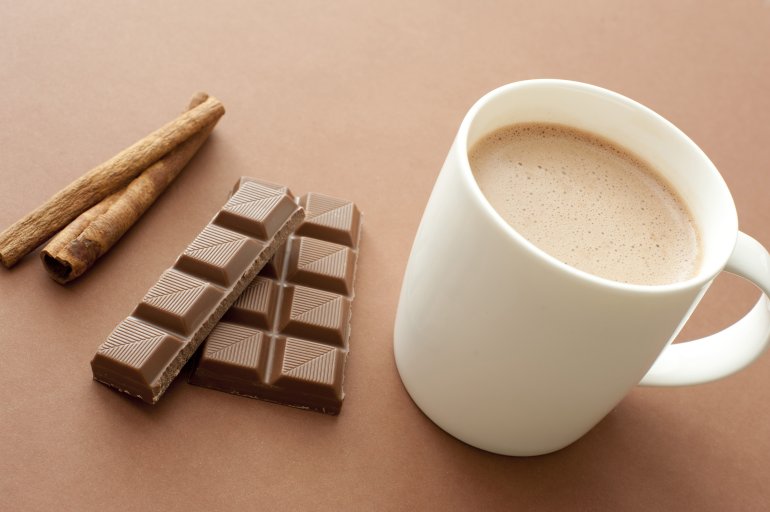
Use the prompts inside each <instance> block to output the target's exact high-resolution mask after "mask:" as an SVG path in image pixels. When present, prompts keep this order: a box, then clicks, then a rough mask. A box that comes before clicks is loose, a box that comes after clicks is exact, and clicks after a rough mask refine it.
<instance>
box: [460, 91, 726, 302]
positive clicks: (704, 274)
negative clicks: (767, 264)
mask: <svg viewBox="0 0 770 512" xmlns="http://www.w3.org/2000/svg"><path fill="white" fill-rule="evenodd" d="M540 86H559V87H568V88H572V89H574V90H584V91H590V92H594V93H599V94H601V95H606V96H608V97H609V98H610V99H612V100H614V101H617V102H620V103H622V104H624V105H625V106H628V107H631V108H633V109H635V110H637V111H640V112H642V113H643V114H644V115H647V116H650V117H652V118H653V119H654V120H655V121H656V122H658V123H661V124H663V125H665V126H666V127H667V128H668V129H669V130H671V131H672V132H673V133H674V134H675V135H677V137H678V139H679V143H681V144H685V145H687V146H688V147H689V149H690V150H692V151H694V153H695V154H696V155H697V156H698V158H700V159H701V160H702V161H703V164H704V166H703V167H704V168H705V169H706V170H707V171H708V172H710V174H711V178H712V179H715V180H716V181H717V182H718V183H719V186H720V187H721V188H722V191H723V192H724V193H725V194H724V195H725V197H726V199H727V201H728V204H727V205H726V206H727V208H728V210H729V212H730V214H731V218H730V219H728V221H729V222H730V224H731V226H730V228H729V229H730V231H731V232H732V233H733V236H732V239H731V240H730V241H729V243H730V245H729V250H727V251H725V254H724V255H723V257H721V258H719V259H718V261H717V262H716V263H715V264H714V263H712V264H711V265H708V264H706V261H704V262H703V264H702V265H701V267H700V268H699V269H698V272H697V273H696V274H695V275H694V276H692V277H690V278H688V279H685V280H683V281H675V282H673V283H663V284H637V283H625V282H622V281H616V280H613V279H609V278H606V277H602V276H598V275H596V274H592V273H590V272H587V271H585V270H580V269H579V268H576V267H573V266H571V265H568V264H567V263H564V262H563V261H561V260H559V259H558V258H556V257H555V256H552V255H551V254H549V253H548V252H546V251H545V250H543V249H541V248H539V247H538V246H536V245H535V244H533V243H532V242H530V241H529V240H528V239H527V238H525V237H524V236H523V235H522V234H521V233H519V232H518V231H517V230H516V229H515V228H514V227H513V226H511V225H510V224H509V223H508V222H507V221H506V220H505V219H503V217H502V215H501V214H500V213H499V212H498V211H497V210H496V209H495V208H494V207H493V206H492V204H491V203H490V202H489V200H488V199H487V197H486V196H485V195H484V193H483V192H482V191H481V188H480V187H479V184H478V182H477V181H476V178H475V177H474V176H473V172H472V171H471V166H470V162H469V160H468V136H469V132H470V127H471V125H472V124H473V121H474V120H475V119H476V117H477V115H478V114H479V112H480V111H481V110H482V109H483V108H484V107H485V106H487V104H489V103H490V102H491V101H493V100H494V99H496V98H498V97H499V96H502V95H505V94H507V93H509V92H510V91H512V90H515V89H519V88H524V87H540ZM609 138H610V139H611V140H612V138H611V137H609ZM454 147H455V150H456V151H458V152H459V155H458V156H459V162H460V169H461V174H462V176H463V179H465V180H466V184H468V185H470V189H471V191H472V192H471V194H472V196H473V198H474V199H475V200H476V201H477V203H478V204H480V205H481V206H482V209H483V210H484V212H485V213H486V215H487V216H489V217H490V218H492V219H493V220H494V222H495V223H496V225H497V227H498V228H500V229H502V230H503V231H504V232H505V233H507V234H508V235H509V236H510V237H512V238H513V239H514V240H516V241H517V242H518V243H519V244H520V245H521V246H522V247H524V248H525V249H526V250H528V251H529V252H531V253H532V254H534V255H535V256H537V257H539V258H541V259H543V260H545V261H546V262H548V263H549V264H551V265H553V266H555V267H557V268H559V269H560V270H562V271H564V272H567V273H568V274H570V275H572V276H573V277H576V278H579V279H583V280H586V281H588V282H591V283H593V284H596V285H600V286H605V287H610V288H614V289H618V290H624V291H632V292H641V293H664V292H678V291H681V290H684V289H689V288H692V287H695V286H697V287H701V286H703V285H704V284H705V283H707V282H709V281H711V280H712V279H714V278H715V277H716V276H717V274H719V273H720V272H721V271H722V270H723V269H724V266H725V265H726V263H727V260H728V258H729V257H730V254H731V253H732V251H733V248H734V247H735V243H736V241H737V237H738V214H737V211H736V208H735V202H734V201H733V199H732V195H731V194H730V190H729V188H728V187H727V184H726V183H725V181H724V178H723V177H722V175H721V173H720V172H719V170H718V169H717V168H716V166H715V165H714V163H713V162H711V160H710V159H709V158H708V156H707V155H706V154H705V153H704V152H703V150H702V149H701V148H700V147H699V146H698V145H697V144H695V142H694V141H693V140H692V139H690V137H688V136H687V134H685V133H684V132H683V131H682V130H680V129H679V128H678V127H677V126H676V125H674V124H673V123H672V122H670V121H669V120H667V119H666V118H664V117H663V116H661V115H660V114H658V113H657V112H655V111H654V110H652V109H650V108H649V107H646V106H644V105H642V104H641V103H639V102H637V101H635V100H632V99H631V98H628V97H626V96H623V95H622V94H620V93H617V92H614V91H611V90H609V89H605V88H603V87H599V86H596V85H591V84H588V83H584V82H577V81H573V80H563V79H556V78H538V79H530V80H521V81H517V82H512V83H508V84H505V85H502V86H500V87H497V88H496V89H493V90H491V91H489V92H488V93H486V94H485V95H484V96H482V97H481V98H479V99H478V100H477V101H476V102H475V103H474V104H473V106H471V108H470V109H469V110H468V112H467V113H466V115H465V117H464V118H463V121H462V123H461V124H460V129H459V131H458V134H457V139H456V141H455V144H454ZM696 225H697V226H698V228H699V229H700V230H701V232H702V231H703V230H704V227H703V226H702V224H701V223H697V222H696ZM701 251H703V254H702V256H701V258H702V260H705V251H706V247H705V245H704V244H703V243H701Z"/></svg>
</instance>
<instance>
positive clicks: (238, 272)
mask: <svg viewBox="0 0 770 512" xmlns="http://www.w3.org/2000/svg"><path fill="white" fill-rule="evenodd" d="M241 183H250V185H249V187H248V188H249V194H251V195H250V196H248V197H252V198H253V197H256V196H257V195H259V190H260V189H263V192H264V193H263V194H262V195H263V196H264V197H265V198H275V199H270V200H269V201H267V202H265V204H266V205H268V206H266V207H259V208H246V209H245V210H243V211H241V212H239V217H238V218H237V222H236V224H237V225H238V226H237V227H238V228H239V229H238V230H235V231H234V230H231V229H230V228H228V227H227V226H226V225H222V224H228V222H229V220H228V217H226V216H224V217H223V216H222V213H223V211H224V209H225V207H224V206H223V207H222V209H220V211H219V213H218V214H217V215H215V216H214V218H213V219H212V220H211V222H210V223H209V224H208V225H207V226H205V227H204V228H203V230H202V231H201V232H200V233H199V234H198V236H196V237H195V239H194V240H193V242H192V243H191V244H190V245H189V246H188V247H187V248H186V249H185V250H184V251H183V252H182V254H181V255H180V256H179V258H177V260H176V263H175V264H174V265H173V266H172V267H171V268H170V269H168V270H166V271H165V272H163V274H161V277H160V278H159V280H158V282H157V283H156V284H155V285H153V286H152V287H151V288H150V290H149V291H148V292H147V293H146V294H145V296H144V297H143V298H142V300H141V301H140V303H139V304H138V305H137V306H136V308H135V309H134V311H133V313H132V314H131V316H129V317H128V318H126V319H125V320H124V321H122V322H121V323H120V324H118V326H117V327H116V328H115V330H114V331H113V332H112V333H111V334H110V336H109V337H108V339H107V341H105V342H104V343H103V344H102V346H101V347H100V348H99V349H98V350H97V353H96V355H95V356H94V359H93V360H92V361H91V367H92V371H93V375H94V379H96V380H98V381H100V382H102V383H104V384H107V385H108V386H111V387H113V388H116V389H118V390H119V391H122V392H125V393H128V394H130V395H133V396H136V397H138V398H141V399H142V400H144V401H145V402H148V403H155V402H156V401H157V400H158V399H159V398H160V397H161V396H162V395H163V393H164V392H165V390H166V389H167V387H168V385H169V384H170V383H171V381H172V380H173V379H174V377H176V375H177V374H178V373H179V371H180V370H181V368H182V366H183V365H184V364H185V363H186V362H187V360H188V359H189V358H190V357H191V356H192V354H193V353H194V352H195V350H196V349H197V348H198V346H199V345H200V344H201V342H202V341H203V339H204V338H205V337H206V336H207V335H208V334H209V332H210V331H211V330H212V329H213V328H214V326H215V325H216V324H217V322H218V321H219V319H220V318H221V316H222V315H223V314H224V313H225V311H227V309H228V308H229V307H230V306H231V305H232V304H233V303H234V302H235V301H236V299H237V298H238V297H239V295H240V294H241V292H242V291H243V290H244V289H245V288H246V287H247V286H248V285H249V283H250V282H251V281H252V279H253V278H254V277H255V276H256V274H257V273H258V272H259V270H260V269H261V268H262V267H263V266H264V264H265V263H266V262H267V261H268V260H269V259H270V257H272V255H273V253H274V252H275V251H276V249H277V248H278V247H280V246H281V245H282V244H283V243H284V242H285V241H286V240H287V238H288V237H289V235H290V233H291V232H293V231H294V230H295V229H296V227H297V226H298V225H299V223H300V222H301V221H302V219H303V218H304V211H303V209H302V208H301V207H300V206H298V205H297V204H296V203H295V202H294V201H293V200H292V198H290V197H289V196H287V195H286V194H285V193H283V192H281V191H276V190H275V188H274V187H263V186H261V185H259V184H258V183H252V182H248V181H244V180H241V181H240V182H239V185H240V184H241ZM237 190H238V189H237V188H236V193H235V195H236V196H237V195H238V193H237ZM276 196H277V198H276ZM241 197H242V196H241ZM231 200H232V198H231ZM287 204H290V205H291V207H287ZM263 206H264V205H263ZM230 220H231V219H230ZM260 233H265V234H266V235H265V237H260V235H259V234H260ZM234 335H235V333H233V334H232V335H231V336H230V338H229V339H228V338H226V337H225V338H222V337H220V338H219V339H220V341H219V343H220V344H221V343H225V344H226V345H227V343H228V342H229V345H228V346H222V347H221V348H220V349H219V352H220V354H219V357H220V358H225V359H226V358H236V359H245V360H252V359H255V358H256V357H258V355H259V352H260V351H261V344H262V342H261V339H262V338H261V337H257V338H253V339H249V338H247V337H246V338H240V339H239V340H236V339H235V338H233V336H234Z"/></svg>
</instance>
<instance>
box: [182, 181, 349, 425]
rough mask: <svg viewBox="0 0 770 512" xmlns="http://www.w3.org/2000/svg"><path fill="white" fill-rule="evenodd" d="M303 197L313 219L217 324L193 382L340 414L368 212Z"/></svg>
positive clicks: (337, 202) (197, 363)
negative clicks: (363, 213) (363, 216)
mask: <svg viewBox="0 0 770 512" xmlns="http://www.w3.org/2000/svg"><path fill="white" fill-rule="evenodd" d="M284 190H285V191H286V193H288V194H291V193H290V192H289V191H288V189H284ZM297 202H298V203H299V204H300V205H301V206H302V207H303V208H304V209H305V215H306V216H305V221H304V222H303V223H302V224H301V225H300V226H299V228H297V230H296V231H295V232H294V234H292V236H290V237H289V240H288V241H287V242H286V244H285V245H284V246H283V247H281V248H280V249H279V250H278V251H277V252H276V254H275V256H274V257H273V259H272V260H271V261H270V262H269V263H268V264H267V265H266V266H265V268H264V269H263V270H262V272H261V273H260V275H259V276H258V277H257V278H255V279H254V281H253V282H252V283H251V284H250V285H249V286H248V288H246V290H245V291H244V292H243V294H242V295H241V296H240V297H239V298H238V300H237V301H236V302H235V304H234V305H233V306H232V307H231V308H230V309H229V310H228V311H227V313H225V315H224V317H223V318H222V321H221V322H219V324H217V326H216V327H215V328H214V329H213V330H212V332H211V334H210V335H209V337H208V338H207V339H206V341H205V342H204V344H203V346H202V347H201V349H200V351H199V352H198V354H197V355H196V360H195V361H194V363H193V364H194V369H193V372H192V374H191V375H190V378H189V382H190V383H191V384H195V385H198V386H203V387H208V388H213V389H217V390H220V391H225V392H228V393H233V394H236V395H241V396H247V397H251V398H259V399H263V400H269V401H272V402H278V403H282V404H286V405H291V406H295V407H300V408H305V409H311V410H315V411H319V412H323V413H326V414H338V413H339V412H340V408H341V407H342V401H343V398H344V393H343V390H342V381H343V378H344V369H345V363H346V359H347V355H348V348H349V337H350V314H351V303H352V301H353V295H354V294H353V281H354V278H355V270H356V263H357V258H358V246H359V239H360V232H361V215H360V212H359V210H358V208H356V206H355V204H353V203H352V202H350V201H345V200H342V199H336V198H333V197H328V196H324V195H321V194H315V193H310V194H307V195H305V196H302V197H301V198H299V199H298V200H297Z"/></svg>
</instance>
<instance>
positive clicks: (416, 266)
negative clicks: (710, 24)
mask: <svg viewBox="0 0 770 512" xmlns="http://www.w3.org/2000/svg"><path fill="white" fill-rule="evenodd" d="M517 122H550V123H559V124H565V125H569V126H573V127H576V128H580V129H583V130H587V131H589V132H593V133H596V134H599V135H602V136H604V137H606V138H608V139H610V140H613V141H615V142H616V143H618V144H620V145H621V146H624V147H625V148H627V149H629V150H631V151H632V152H633V153H636V154H637V155H639V156H641V157H642V158H643V159H644V160H646V161H647V162H649V163H650V164H651V165H652V167H653V168H655V169H657V170H658V171H659V172H661V173H662V174H663V175H664V176H665V178H666V179H667V180H668V181H669V182H670V183H671V185H672V186H673V187H674V188H675V189H676V190H677V191H678V193H679V195H680V196H681V197H682V198H683V200H684V201H685V202H686V203H687V205H688V206H689V209H690V211H691V213H692V215H693V218H694V220H695V223H696V225H697V226H698V228H699V231H700V235H701V242H702V264H701V268H700V271H699V272H698V274H697V275H696V276H695V277H693V278H691V279H688V280H686V281H683V282H677V283H672V284H665V285H655V286H648V285H634V284H624V283H620V282H615V281H611V280H608V279H604V278H601V277H597V276H595V275H591V274H588V273H586V272H583V271H581V270H577V269H575V268H573V267H570V266H568V265H566V264H564V263H562V262H561V261H559V260H557V259H556V258H554V257H552V256H550V255H549V254H546V253H545V252H543V251H542V250H540V249H538V248H537V247H535V246H534V245H532V244H531V243H530V242H528V241H527V240H526V239H524V237H522V236H521V235H520V234H519V233H517V232H516V230H515V229H514V228H512V227H511V226H510V225H509V224H508V223H507V222H506V221H505V220H503V218H502V217H501V216H500V215H499V214H498V213H497V212H496V211H495V210H494V209H493V208H492V206H491V205H490V204H489V202H488V201H487V199H486V198H485V197H484V195H483V194H482V192H481V190H480V189H479V186H478V185H477V183H476V181H475V179H474V177H473V174H472V173H471V169H470V165H469V163H468V148H469V147H470V146H472V145H473V144H474V143H475V142H476V141H478V140H479V139H480V138H481V137H483V136H484V135H486V134H488V133H490V132H491V131H493V130H495V129H497V128H500V127H502V126H505V125H509V124H513V123H517ZM723 270H726V271H728V272H731V273H734V274H737V275H740V276H742V277H745V278H747V279H749V280H751V281H752V282H754V283H755V284H756V285H757V286H758V287H759V288H761V289H762V291H763V292H764V294H763V295H762V297H761V298H760V300H759V302H758V303H757V304H756V306H754V308H753V309H752V310H751V311H750V312H749V313H748V314H747V315H746V316H745V317H744V318H742V319H741V320H739V321H738V322H737V323H735V324H734V325H732V326H730V327H728V328H727V329H725V330H724V331H721V332H719V333H717V334H714V335H711V336H709V337H706V338H703V339H700V340H695V341H690V342H688V343H677V344H671V342H672V340H673V339H674V338H675V337H676V335H677V333H678V332H679V331H680V329H681V328H682V326H683V325H684V323H685V322H686V320H687V318H688V317H689V316H690V314H691V313H692V311H693V309H694V308H695V306H696V305H697V304H698V302H699V300H700V299H701V297H702V296H703V294H704V293H705V292H706V289H707V288H708V287H709V285H710V284H711V282H712V281H713V280H714V278H715V277H716V276H717V274H719V273H720V272H722V271H723ZM768 295H770V255H768V252H767V250H765V249H764V248H763V247H762V246H761V245H760V244H759V243H758V242H756V241H755V240H754V239H752V238H750V237H749V236H747V235H745V234H743V233H741V232H739V231H738V220H737V215H736V211H735V205H734V203H733V200H732V197H731V196H730V192H729V191H728V189H727V186H726V184H725V182H724V180H723V179H722V177H721V176H720V174H719V172H718V171H717V169H716V168H715V167H714V165H713V164H712V163H711V161H710V160H709V159H708V157H707V156H706V155H705V154H704V153H703V151H701V149H700V148H698V147H697V146H696V145H695V143H694V142H692V140H690V139H689V138H688V137H687V136H686V135H685V134H684V133H682V132H681V131H680V130H679V129H677V128H676V127H675V126H674V125H672V124H671V123H670V122H668V121H666V120H665V119H663V118H662V117H661V116H660V115H658V114H656V113H655V112H653V111H652V110H650V109H648V108H646V107H644V106H642V105H640V104H639V103H636V102H635V101H632V100H630V99H628V98H626V97H624V96H621V95H619V94H617V93H614V92H611V91H608V90H606V89H601V88H599V87H595V86H591V85H587V84H582V83H578V82H570V81H564V80H528V81H523V82H516V83H513V84H509V85H506V86H503V87H500V88H499V89H496V90H494V91H492V92H490V93H488V94H487V95H485V96H484V97H483V98H481V99H480V100H479V101H478V102H476V104H475V105H473V107H471V109H470V111H469V112H468V114H467V115H466V116H465V119H463V122H462V124H461V125H460V130H459V132H458V134H457V137H456V139H455V141H454V143H453V145H452V147H451V148H450V150H449V155H448V156H447V159H446V162H445V163H444V166H443V168H442V170H441V173H440V175H439V177H438V179H437V181H436V184H435V187H434V189H433V192H432V194H431V197H430V200H429V201H428V204H427V206H426V208H425V212H424V214H423V218H422V222H421V223H420V227H419V229H418V231H417V235H416V237H415V240H414V245H413V247H412V253H411V255H410V257H409V263H408V265H407V269H406V273H405V275H404V281H403V284H402V288H401V296H400V299H399V305H398V312H397V315H396V322H395V331H394V350H395V359H396V365H397V367H398V371H399V373H400V375H401V379H402V380H403V383H404V386H405V387H406V389H407V391H408V392H409V394H410V395H411V397H412V399H413V400H414V402H415V403H416V404H417V405H418V406H419V407H420V409H422V411H423V412H424V413H425V414H426V415H427V416H428V417H429V418H430V419H432V420H433V421H434V422H435V423H436V424H437V425H438V426H439V427H441V428H442V429H444V430H445V431H447V432H448V433H450V434H452V435H453V436H455V437H457V438H459V439H461V440H462V441H465V442H466V443H468V444H470V445H473V446H476V447H478V448H482V449H484V450H489V451H492V452H496V453H500V454H506V455H537V454H543V453H548V452H552V451H555V450H558V449H560V448H563V447H564V446H567V445H568V444H570V443H572V442H573V441H575V440H577V439H578V438H580V437H581V436H582V435H583V434H585V433H586V432H588V431H589V430H590V429H591V428H592V427H593V426H594V425H596V423H598V422H599V421H600V420H601V419H602V418H603V417H604V416H605V415H606V414H607V413H608V412H609V411H610V410H612V408H613V407H615V406H616V405H617V403H618V402H619V401H620V400H621V399H622V398H623V397H624V396H625V395H626V393H627V392H628V391H629V390H630V389H631V388H632V387H633V386H635V385H637V384H639V383H641V384H643V385H658V386H673V385H685V384H696V383H702V382H707V381H711V380H714V379H719V378H721V377H724V376H726V375H729V374H731V373H733V372H735V371H738V370H740V369H741V368H743V367H744V366H746V365H747V364H749V363H750V362H751V361H752V360H754V359H755V358H756V357H757V356H758V355H759V354H761V353H762V351H763V350H764V349H765V346H766V345H767V344H768V341H769V340H770V302H769V301H768V298H767V296H768Z"/></svg>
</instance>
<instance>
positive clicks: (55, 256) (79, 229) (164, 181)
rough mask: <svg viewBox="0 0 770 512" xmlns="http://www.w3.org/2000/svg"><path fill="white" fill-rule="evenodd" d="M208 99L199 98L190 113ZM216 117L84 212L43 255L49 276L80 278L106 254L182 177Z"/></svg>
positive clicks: (205, 97) (51, 242)
mask: <svg viewBox="0 0 770 512" xmlns="http://www.w3.org/2000/svg"><path fill="white" fill-rule="evenodd" d="M206 99H208V95H207V94H205V93H199V94H196V95H195V96H194V97H193V98H192V100H191V101H190V105H189V107H188V109H193V108H195V107H196V106H198V105H200V104H201V103H203V102H205V101H206ZM218 120H219V118H215V119H214V120H213V121H212V122H211V123H210V124H209V125H207V126H205V127H204V128H203V130H201V131H200V132H199V133H196V134H195V135H193V136H192V137H190V138H189V139H187V140H186V141H185V142H183V143H181V144H180V145H179V146H177V147H176V148H175V149H173V150H172V151H171V152H169V153H168V154H167V155H166V156H164V157H163V158H161V159H160V160H158V161H157V162H156V163H154V164H153V165H151V166H150V167H148V168H147V169H146V170H145V171H144V172H142V173H141V174H140V175H139V176H137V177H136V178H134V180H133V181H132V182H131V183H129V184H128V186H126V187H125V188H123V189H122V190H120V191H118V192H115V193H114V194H112V195H110V196H108V197H106V198H105V199H103V200H102V201H101V202H99V203H98V204H96V205H95V206H93V207H92V208H90V209H89V210H87V211H85V212H83V213H82V214H81V215H80V216H79V217H77V218H76V219H75V220H74V221H72V223H70V225H69V226H67V227H66V228H64V229H63V230H62V231H60V232H59V233H58V234H57V235H56V236H55V237H54V238H53V239H52V240H51V241H50V242H49V243H48V245H47V246H46V247H45V248H44V249H43V250H42V251H41V253H40V258H41V260H42V262H43V266H44V267H45V269H46V271H47V272H48V274H49V275H50V276H51V278H53V279H54V280H55V281H57V282H59V283H62V284H64V283H67V282H69V281H72V280H73V279H75V278H77V277H79V276H81V275H82V274H83V273H85V272H86V271H87V270H88V269H89V268H91V266H92V265H93V264H94V263H95V262H96V260H97V259H98V258H99V257H101V256H102V255H104V254H105V253H106V252H107V251H108V250H109V249H110V248H111V247H112V246H113V245H114V244H115V243H116V242H117V241H118V240H119V239H120V238H121V237H122V236H123V235H124V234H125V233H126V231H128V230H129V229H130V228H131V226H132V225H133V224H134V223H135V222H136V221H137V220H138V219H139V217H141V216H142V214H143V213H144V212H145V211H146V210H147V209H148V208H149V207H150V206H151V205H152V204H153V203H154V202H155V200H156V199H157V198H158V196H160V194H161V193H163V191H164V190H165V189H166V188H167V187H168V185H169V184H170V183H171V182H172V181H173V180H174V179H175V178H176V177H177V176H178V175H179V173H180V172H181V171H182V169H183V168H184V167H185V166H186V165H187V163H188V162H189V161H190V159H191V158H192V157H193V156H194V155H195V153H196V152H197V151H198V149H200V147H201V146H202V145H203V143H204V142H205V141H206V139H207V138H208V136H209V134H210V133H211V131H212V130H213V129H214V126H215V125H216V123H217V121H218Z"/></svg>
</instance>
